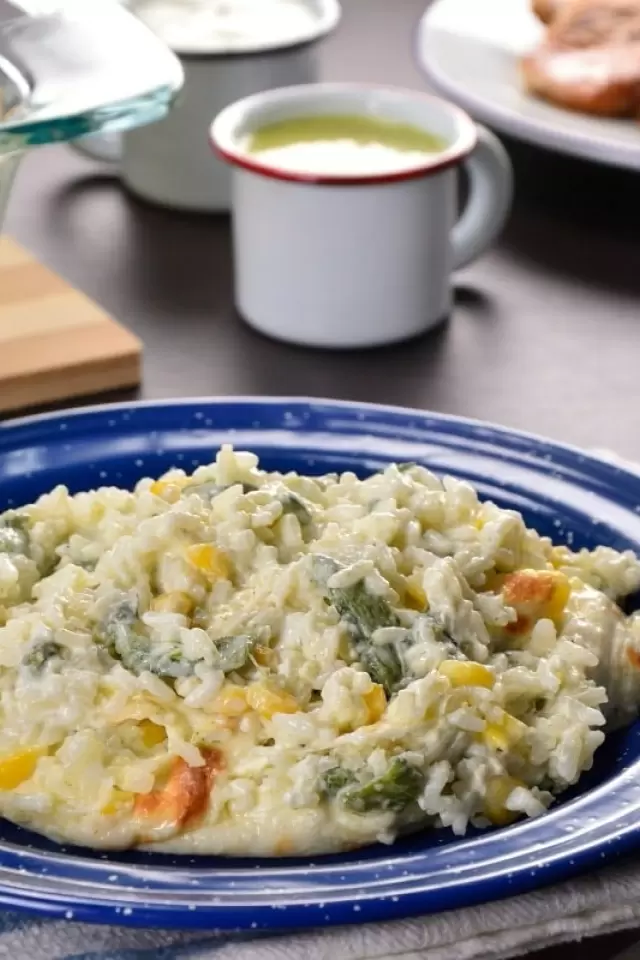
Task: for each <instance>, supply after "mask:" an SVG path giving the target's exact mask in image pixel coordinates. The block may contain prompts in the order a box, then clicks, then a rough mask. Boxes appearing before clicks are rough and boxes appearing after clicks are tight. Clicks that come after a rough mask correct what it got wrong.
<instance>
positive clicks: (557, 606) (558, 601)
mask: <svg viewBox="0 0 640 960" xmlns="http://www.w3.org/2000/svg"><path fill="white" fill-rule="evenodd" d="M550 575H551V576H553V580H554V582H553V588H552V593H551V597H550V598H549V600H548V601H547V602H546V603H545V605H544V607H543V608H542V615H543V617H548V618H549V620H555V621H557V620H559V619H560V618H561V617H562V614H563V613H564V608H565V607H566V605H567V601H568V600H569V597H570V595H571V584H570V583H569V579H568V577H565V575H564V574H563V573H559V572H558V571H555V572H554V573H553V574H550Z"/></svg>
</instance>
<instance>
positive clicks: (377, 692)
mask: <svg viewBox="0 0 640 960" xmlns="http://www.w3.org/2000/svg"><path fill="white" fill-rule="evenodd" d="M362 699H363V700H364V702H365V706H366V708H367V724H369V723H376V722H377V721H378V720H379V719H380V717H381V716H382V714H383V713H384V712H385V710H386V709H387V698H386V695H385V692H384V687H383V686H382V685H381V684H379V683H374V685H373V687H372V688H371V690H369V692H368V693H365V694H364V696H363V697H362Z"/></svg>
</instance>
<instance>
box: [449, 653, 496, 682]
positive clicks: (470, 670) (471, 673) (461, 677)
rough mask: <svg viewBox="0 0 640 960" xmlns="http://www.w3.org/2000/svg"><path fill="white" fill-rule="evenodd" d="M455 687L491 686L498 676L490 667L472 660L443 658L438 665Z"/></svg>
mask: <svg viewBox="0 0 640 960" xmlns="http://www.w3.org/2000/svg"><path fill="white" fill-rule="evenodd" d="M438 670H439V671H440V673H441V674H442V675H443V676H444V677H446V678H447V679H448V680H449V682H450V683H451V686H453V687H487V688H489V689H490V688H491V687H492V686H493V685H494V683H495V682H496V678H495V676H494V675H493V673H492V671H491V670H489V668H488V667H485V666H484V664H482V663H474V662H473V661H471V660H443V661H442V663H441V664H440V666H439V667H438Z"/></svg>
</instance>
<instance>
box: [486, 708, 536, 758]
mask: <svg viewBox="0 0 640 960" xmlns="http://www.w3.org/2000/svg"><path fill="white" fill-rule="evenodd" d="M526 730H527V725H526V723H522V721H521V720H518V719H517V718H516V717H512V716H511V714H510V713H507V712H506V711H502V715H501V717H500V718H499V719H498V720H495V721H493V722H492V723H488V724H487V725H486V727H485V728H484V730H483V732H482V733H481V734H479V738H480V739H481V740H483V741H484V742H485V743H486V744H487V746H488V747H491V748H492V749H493V750H505V751H506V750H509V749H510V747H512V746H513V744H514V743H517V742H518V741H519V740H521V739H522V737H523V736H524V734H525V732H526Z"/></svg>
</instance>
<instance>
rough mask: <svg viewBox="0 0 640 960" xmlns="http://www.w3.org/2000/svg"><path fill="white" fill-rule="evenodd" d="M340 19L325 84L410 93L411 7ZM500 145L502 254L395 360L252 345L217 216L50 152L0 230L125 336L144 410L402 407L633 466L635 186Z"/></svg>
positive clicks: (352, 0) (638, 248) (404, 2)
mask: <svg viewBox="0 0 640 960" xmlns="http://www.w3.org/2000/svg"><path fill="white" fill-rule="evenodd" d="M344 6H345V14H344V20H343V24H342V26H341V28H340V30H339V31H338V33H337V34H336V35H335V36H334V37H333V38H332V39H330V40H329V41H328V42H327V44H326V46H325V61H324V63H325V75H326V77H327V78H330V79H341V80H350V79H357V80H374V81H382V82H387V83H393V84H401V85H407V86H413V87H421V86H423V84H422V80H421V77H420V75H419V73H418V71H417V69H416V66H415V64H414V62H413V54H412V45H411V38H412V31H413V28H414V25H415V23H416V21H417V19H418V17H419V15H420V13H421V12H422V9H423V6H424V2H423V0H393V2H391V0H345V2H344ZM639 133H640V131H639ZM639 144H640V136H639ZM508 146H509V148H510V150H511V152H512V156H513V159H514V162H515V166H516V174H517V194H516V203H515V209H514V212H513V216H512V218H511V221H510V224H509V226H508V228H507V230H506V232H505V234H504V236H503V238H502V240H501V242H500V243H499V245H498V246H497V247H496V248H495V249H494V251H493V252H491V253H490V254H488V255H487V256H485V257H484V258H483V259H482V260H480V261H479V262H478V263H477V264H475V265H474V266H472V267H471V268H469V269H467V270H465V271H463V272H461V273H460V274H459V275H458V277H457V284H458V290H457V302H456V308H455V311H454V313H453V316H452V318H451V322H450V324H449V325H448V326H447V327H446V328H445V329H442V330H440V331H439V332H437V333H434V334H431V335H428V336H426V337H424V338H423V339H422V340H420V341H418V342H413V343H410V344H406V345H404V346H399V347H396V348H393V349H383V350H378V351H372V352H363V353H357V354H356V353H352V354H344V355H337V354H331V353H318V352H315V351H309V350H302V349H295V348H291V347H287V346H283V345H281V344H278V343H274V342H270V341H268V340H265V339H262V338H261V337H259V336H258V335H256V334H254V333H252V332H251V331H250V330H249V329H248V328H246V327H245V326H244V325H243V324H242V323H241V322H239V321H238V319H237V318H236V316H235V315H234V311H233V307H232V295H231V293H232V291H231V264H230V249H229V228H228V221H227V219H226V218H223V217H220V218H216V217H198V216H184V215H177V214H175V213H170V212H166V211H163V210H160V209H153V208H151V207H147V206H144V205H142V204H141V203H139V202H138V201H136V200H133V199H131V198H130V197H128V196H127V195H126V194H124V193H123V192H121V190H120V189H119V187H118V185H117V183H116V182H115V181H114V180H113V179H112V178H111V174H110V172H109V171H108V170H106V169H105V168H104V167H100V166H99V165H95V164H93V163H92V162H90V161H87V160H85V159H83V158H81V157H79V156H77V155H75V154H74V153H73V152H72V151H70V150H69V149H67V148H66V147H56V148H50V149H48V150H43V151H41V152H39V153H37V154H35V155H33V156H32V157H30V158H29V160H28V161H27V162H25V164H24V167H23V169H22V171H21V173H20V175H19V179H18V183H17V186H16V190H15V195H14V197H13V201H12V204H11V208H10V211H9V215H8V220H7V224H6V229H7V231H8V232H9V233H11V234H13V235H15V236H16V237H17V238H18V239H19V240H21V241H22V242H23V243H24V244H26V245H27V246H28V247H29V248H30V249H31V250H33V251H34V252H35V253H36V254H38V255H39V256H40V257H41V258H42V260H44V261H45V262H46V263H48V264H50V265H51V266H52V267H54V268H55V269H57V270H58V271H59V272H60V273H62V274H63V275H64V276H66V277H68V278H69V279H70V280H71V281H72V282H73V283H75V284H76V285H77V286H79V287H80V288H81V289H83V290H84V291H86V292H87V293H88V294H90V295H91V296H93V297H94V298H95V299H96V300H97V301H98V302H99V303H101V304H103V305H104V306H105V307H106V308H107V309H108V310H110V311H111V312H112V313H113V315H114V316H116V317H118V318H119V319H121V320H122V321H123V322H124V323H125V324H127V325H128V326H130V327H131V328H132V329H134V330H135V331H136V332H137V333H138V334H140V336H141V337H142V339H143V340H144V342H145V347H146V360H145V370H144V386H143V389H142V393H143V395H144V396H146V397H170V396H181V395H187V394H192V395H196V394H237V393H245V394H246V393H248V394H252V393H254V394H261V393H271V394H274V393H281V392H287V393H289V394H314V395H316V396H327V397H331V396H335V397H344V398H349V399H358V400H374V401H383V402H387V403H398V404H408V405H415V406H418V407H422V408H431V409H435V410H444V411H447V412H450V413H457V414H465V415H470V416H474V417H481V418H487V419H489V420H494V421H499V422H501V423H504V424H508V425H510V426H514V427H521V428H525V429H527V430H532V431H536V432H539V433H545V434H549V435H551V436H553V437H555V438H558V439H561V440H567V441H571V442H572V443H576V444H581V445H585V446H608V447H612V448H615V449H616V450H617V451H618V452H619V453H621V454H624V455H627V456H634V457H638V458H639V459H640V431H638V430H637V426H638V421H639V417H640V411H639V410H638V407H637V400H638V398H640V385H639V384H638V364H639V361H640V316H639V315H638V304H639V302H640V301H639V296H638V295H639V293H640V238H639V237H638V226H637V225H638V222H639V214H640V186H639V184H640V181H639V180H638V178H637V177H634V176H632V175H630V174H627V173H625V172H621V171H616V170H609V169H605V168H598V167H595V166H589V165H587V164H582V163H579V162H576V161H574V160H570V159H567V158H561V157H554V156H552V155H548V154H544V153H543V152H541V151H537V150H534V149H531V148H525V147H523V146H521V145H515V144H508Z"/></svg>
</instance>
